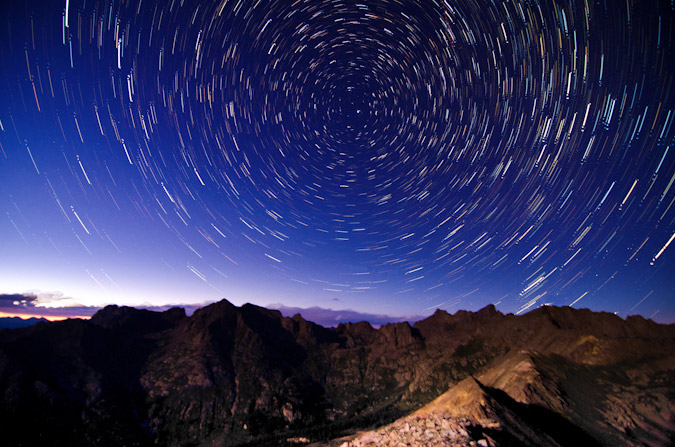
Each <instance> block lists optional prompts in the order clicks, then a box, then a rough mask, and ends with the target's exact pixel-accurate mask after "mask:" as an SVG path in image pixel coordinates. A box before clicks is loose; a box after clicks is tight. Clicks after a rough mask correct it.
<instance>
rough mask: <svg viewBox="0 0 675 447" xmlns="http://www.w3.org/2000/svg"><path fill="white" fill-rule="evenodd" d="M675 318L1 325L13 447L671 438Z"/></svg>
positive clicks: (574, 315) (268, 315)
mask: <svg viewBox="0 0 675 447" xmlns="http://www.w3.org/2000/svg"><path fill="white" fill-rule="evenodd" d="M674 347H675V325H661V324H656V323H654V322H652V321H650V320H645V319H644V318H642V317H628V318H627V319H625V320H624V319H621V318H619V317H617V316H615V315H613V314H609V313H599V312H591V311H589V310H585V309H581V310H576V309H572V308H570V307H552V306H549V307H541V308H538V309H536V310H533V311H531V312H529V313H527V314H525V315H522V316H516V315H512V314H508V315H504V314H502V313H500V312H498V311H497V310H496V309H495V308H494V306H488V307H486V308H484V309H482V310H480V311H478V312H475V313H474V312H466V311H459V312H457V313H455V314H453V315H451V314H448V313H447V312H445V311H441V310H439V311H436V313H434V314H433V315H432V316H430V317H428V318H426V319H424V320H421V321H418V322H416V323H415V324H414V325H410V324H409V323H407V322H402V323H395V324H386V325H382V326H381V327H380V328H378V329H376V328H374V327H372V326H371V325H370V324H369V323H367V322H358V323H348V324H340V325H338V326H337V327H335V328H325V327H323V326H320V325H317V324H315V323H312V322H310V321H306V320H305V319H304V318H303V317H302V316H301V315H299V314H297V315H295V316H293V317H284V316H282V314H281V313H280V312H279V311H277V310H270V309H265V308H263V307H258V306H255V305H251V304H246V305H244V306H241V307H236V306H234V305H233V304H231V303H229V302H228V301H225V300H223V301H220V302H218V303H214V304H212V305H209V306H206V307H203V308H201V309H199V310H197V311H195V312H194V314H192V315H191V316H189V317H188V316H186V314H185V311H184V310H183V309H180V308H173V309H170V310H167V311H164V312H153V311H149V310H140V309H134V308H131V307H117V306H108V307H105V308H104V309H102V310H100V311H98V312H97V313H96V314H95V315H94V316H93V317H92V318H91V320H77V319H74V320H65V321H60V322H51V323H44V322H43V323H38V324H36V325H33V326H31V327H27V328H21V329H12V330H2V331H0V421H2V425H3V431H2V433H3V439H4V441H3V444H5V445H15V446H22V445H25V446H32V445H53V446H59V445H68V446H85V445H86V446H108V445H128V446H146V445H147V446H149V445H167V446H216V445H219V446H220V445H222V446H254V445H265V446H274V445H301V444H311V445H314V446H319V445H335V446H345V447H347V446H350V447H356V446H366V445H373V446H375V445H391V446H399V445H419V446H422V445H446V446H447V445H451V446H455V445H456V446H469V445H478V446H521V445H525V446H561V447H562V446H578V445H587V446H615V445H625V446H667V445H673V442H674V440H675V405H673V402H675V399H674V398H673V397H674V396H675V349H673V348H674Z"/></svg>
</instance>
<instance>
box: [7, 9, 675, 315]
mask: <svg viewBox="0 0 675 447" xmlns="http://www.w3.org/2000/svg"><path fill="white" fill-rule="evenodd" d="M9 3H11V4H9ZM674 8H675V6H674V5H673V2H672V1H664V0H661V1H649V2H644V1H642V2H639V1H631V0H627V1H625V2H619V1H611V2H595V1H593V2H591V1H583V0H582V1H578V0H575V1H562V2H555V3H554V2H552V1H542V2H530V1H516V0H514V1H473V0H460V1H450V0H448V1H442V2H441V1H432V0H429V1H424V2H419V1H407V0H400V1H368V2H363V3H359V2H353V1H342V0H335V1H317V0H307V1H303V0H298V1H297V2H289V1H265V2H254V1H248V0H238V1H235V0H229V1H228V0H223V1H203V2H199V1H188V0H180V1H179V0H173V1H171V0H168V1H150V0H143V1H91V0H89V1H84V0H83V1H78V0H72V1H70V0H68V1H65V2H53V1H35V0H29V1H26V2H4V3H3V5H2V6H0V23H2V26H0V98H2V99H0V212H1V215H0V247H2V253H3V256H2V258H1V259H0V293H5V294H14V293H32V294H34V295H35V296H37V301H36V302H35V303H33V304H37V305H38V306H63V305H80V306H100V305H103V304H108V303H116V304H127V305H137V306H138V305H145V306H163V305H167V304H193V305H194V304H197V303H206V302H210V301H216V300H219V299H221V298H226V299H228V300H230V301H231V302H233V303H235V304H238V305H240V304H243V303H245V302H251V303H255V304H259V305H268V304H270V303H282V304H284V305H286V306H290V307H301V308H302V307H311V306H319V307H322V308H331V309H353V310H355V311H358V312H367V313H371V314H377V315H382V314H386V315H397V316H406V315H427V314H430V313H432V312H433V310H434V309H436V308H442V309H446V310H448V311H450V312H454V311H456V310H459V309H467V310H477V309H479V308H481V307H484V306H485V305H487V304H490V303H494V304H496V305H497V308H498V309H499V310H501V311H502V312H513V313H522V312H525V311H527V310H529V309H533V308H535V307H537V306H540V305H543V304H554V305H572V306H574V307H589V308H591V309H593V310H603V311H608V312H616V313H618V314H619V315H621V316H625V315H627V314H641V315H643V316H645V317H653V318H654V319H655V320H656V321H666V322H673V321H675V279H674V275H675V244H673V243H672V242H673V239H674V237H675V222H674V219H675V208H674V207H673V202H674V201H675V186H674V185H673V182H674V180H675V125H674V124H673V122H674V121H675V91H674V88H675V85H674V80H675V76H674V70H673V68H674V64H673V60H675V52H674V46H675V29H674V27H675V10H674Z"/></svg>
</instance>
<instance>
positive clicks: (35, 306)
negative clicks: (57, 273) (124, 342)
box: [0, 293, 99, 319]
mask: <svg viewBox="0 0 675 447" xmlns="http://www.w3.org/2000/svg"><path fill="white" fill-rule="evenodd" d="M69 301H72V298H69V297H64V296H63V294H61V293H3V294H0V313H3V314H7V315H22V316H37V317H45V318H47V319H60V318H79V317H90V316H92V315H93V314H94V313H96V311H97V310H99V307H94V306H82V305H69V306H56V304H57V303H59V302H61V304H66V303H67V302H69Z"/></svg>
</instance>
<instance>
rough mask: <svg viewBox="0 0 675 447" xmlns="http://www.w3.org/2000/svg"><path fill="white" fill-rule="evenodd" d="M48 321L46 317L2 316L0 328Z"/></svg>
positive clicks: (13, 327)
mask: <svg viewBox="0 0 675 447" xmlns="http://www.w3.org/2000/svg"><path fill="white" fill-rule="evenodd" d="M41 321H43V322H48V321H49V320H47V319H46V318H35V317H31V318H20V317H3V318H0V329H18V328H21V327H28V326H32V325H34V324H36V323H40V322H41Z"/></svg>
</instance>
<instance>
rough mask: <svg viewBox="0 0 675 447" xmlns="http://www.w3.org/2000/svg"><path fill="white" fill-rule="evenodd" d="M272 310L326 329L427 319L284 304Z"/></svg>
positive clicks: (271, 307) (274, 305)
mask: <svg viewBox="0 0 675 447" xmlns="http://www.w3.org/2000/svg"><path fill="white" fill-rule="evenodd" d="M267 307H268V308H270V309H276V310H278V311H279V312H281V314H282V315H284V316H286V317H292V316H293V315H295V314H300V315H302V318H304V319H305V320H308V321H311V322H314V323H316V324H320V325H321V326H324V327H335V326H337V325H338V324H340V323H350V322H351V323H358V322H359V321H367V322H369V323H370V324H372V325H373V326H382V325H384V324H387V323H400V322H402V321H408V322H410V323H413V322H415V321H419V320H422V319H424V318H426V317H422V316H419V315H411V316H407V317H395V316H391V315H384V314H369V313H363V312H357V311H355V310H349V309H345V310H333V309H324V308H322V307H317V306H314V307H309V308H302V307H290V306H284V305H283V304H278V303H277V304H270V305H268V306H267Z"/></svg>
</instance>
